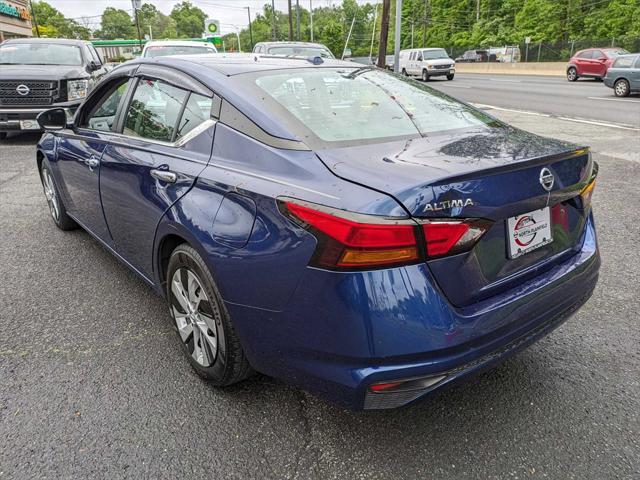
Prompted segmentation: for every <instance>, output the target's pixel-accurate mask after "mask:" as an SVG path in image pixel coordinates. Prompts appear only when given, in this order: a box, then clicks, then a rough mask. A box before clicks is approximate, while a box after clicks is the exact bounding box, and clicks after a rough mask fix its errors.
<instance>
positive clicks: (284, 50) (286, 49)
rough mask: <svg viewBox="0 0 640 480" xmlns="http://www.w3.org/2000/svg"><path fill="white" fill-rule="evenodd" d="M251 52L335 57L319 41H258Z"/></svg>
mask: <svg viewBox="0 0 640 480" xmlns="http://www.w3.org/2000/svg"><path fill="white" fill-rule="evenodd" d="M253 53H261V54H264V55H284V56H294V57H315V56H319V57H322V58H335V57H334V56H333V53H331V50H329V49H328V48H327V47H325V46H324V45H322V44H321V43H309V42H258V43H256V44H255V46H254V47H253Z"/></svg>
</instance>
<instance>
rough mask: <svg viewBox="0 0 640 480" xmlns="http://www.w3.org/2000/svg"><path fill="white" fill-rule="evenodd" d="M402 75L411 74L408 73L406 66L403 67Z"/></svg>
mask: <svg viewBox="0 0 640 480" xmlns="http://www.w3.org/2000/svg"><path fill="white" fill-rule="evenodd" d="M402 75H404V76H405V77H408V76H409V74H408V73H407V69H406V68H403V69H402Z"/></svg>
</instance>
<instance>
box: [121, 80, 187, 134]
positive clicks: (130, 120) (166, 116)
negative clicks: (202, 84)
mask: <svg viewBox="0 0 640 480" xmlns="http://www.w3.org/2000/svg"><path fill="white" fill-rule="evenodd" d="M187 94H188V92H187V90H183V89H181V88H177V87H174V86H173V85H169V84H167V83H164V82H162V81H160V80H150V79H146V78H141V79H140V81H139V82H138V86H137V87H136V91H135V93H134V94H133V98H132V99H131V103H130V105H129V109H128V110H127V114H126V117H125V122H124V131H123V133H124V134H125V135H131V136H136V137H142V138H148V139H150V140H160V141H164V142H171V141H172V140H173V134H174V131H175V129H176V125H177V123H178V118H179V116H180V113H181V111H182V105H183V103H184V102H185V100H186V99H187Z"/></svg>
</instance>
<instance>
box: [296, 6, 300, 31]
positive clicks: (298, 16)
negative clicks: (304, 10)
mask: <svg viewBox="0 0 640 480" xmlns="http://www.w3.org/2000/svg"><path fill="white" fill-rule="evenodd" d="M296 36H297V38H298V41H300V0H296Z"/></svg>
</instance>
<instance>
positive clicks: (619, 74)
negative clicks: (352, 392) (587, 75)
mask: <svg viewBox="0 0 640 480" xmlns="http://www.w3.org/2000/svg"><path fill="white" fill-rule="evenodd" d="M604 84H605V85H606V86H607V87H609V88H613V92H614V93H615V95H616V97H627V96H628V95H629V94H630V93H640V54H637V53H636V54H633V55H620V56H619V57H618V58H616V59H615V61H614V62H613V66H611V67H610V68H609V69H608V70H607V74H606V75H605V77H604Z"/></svg>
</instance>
